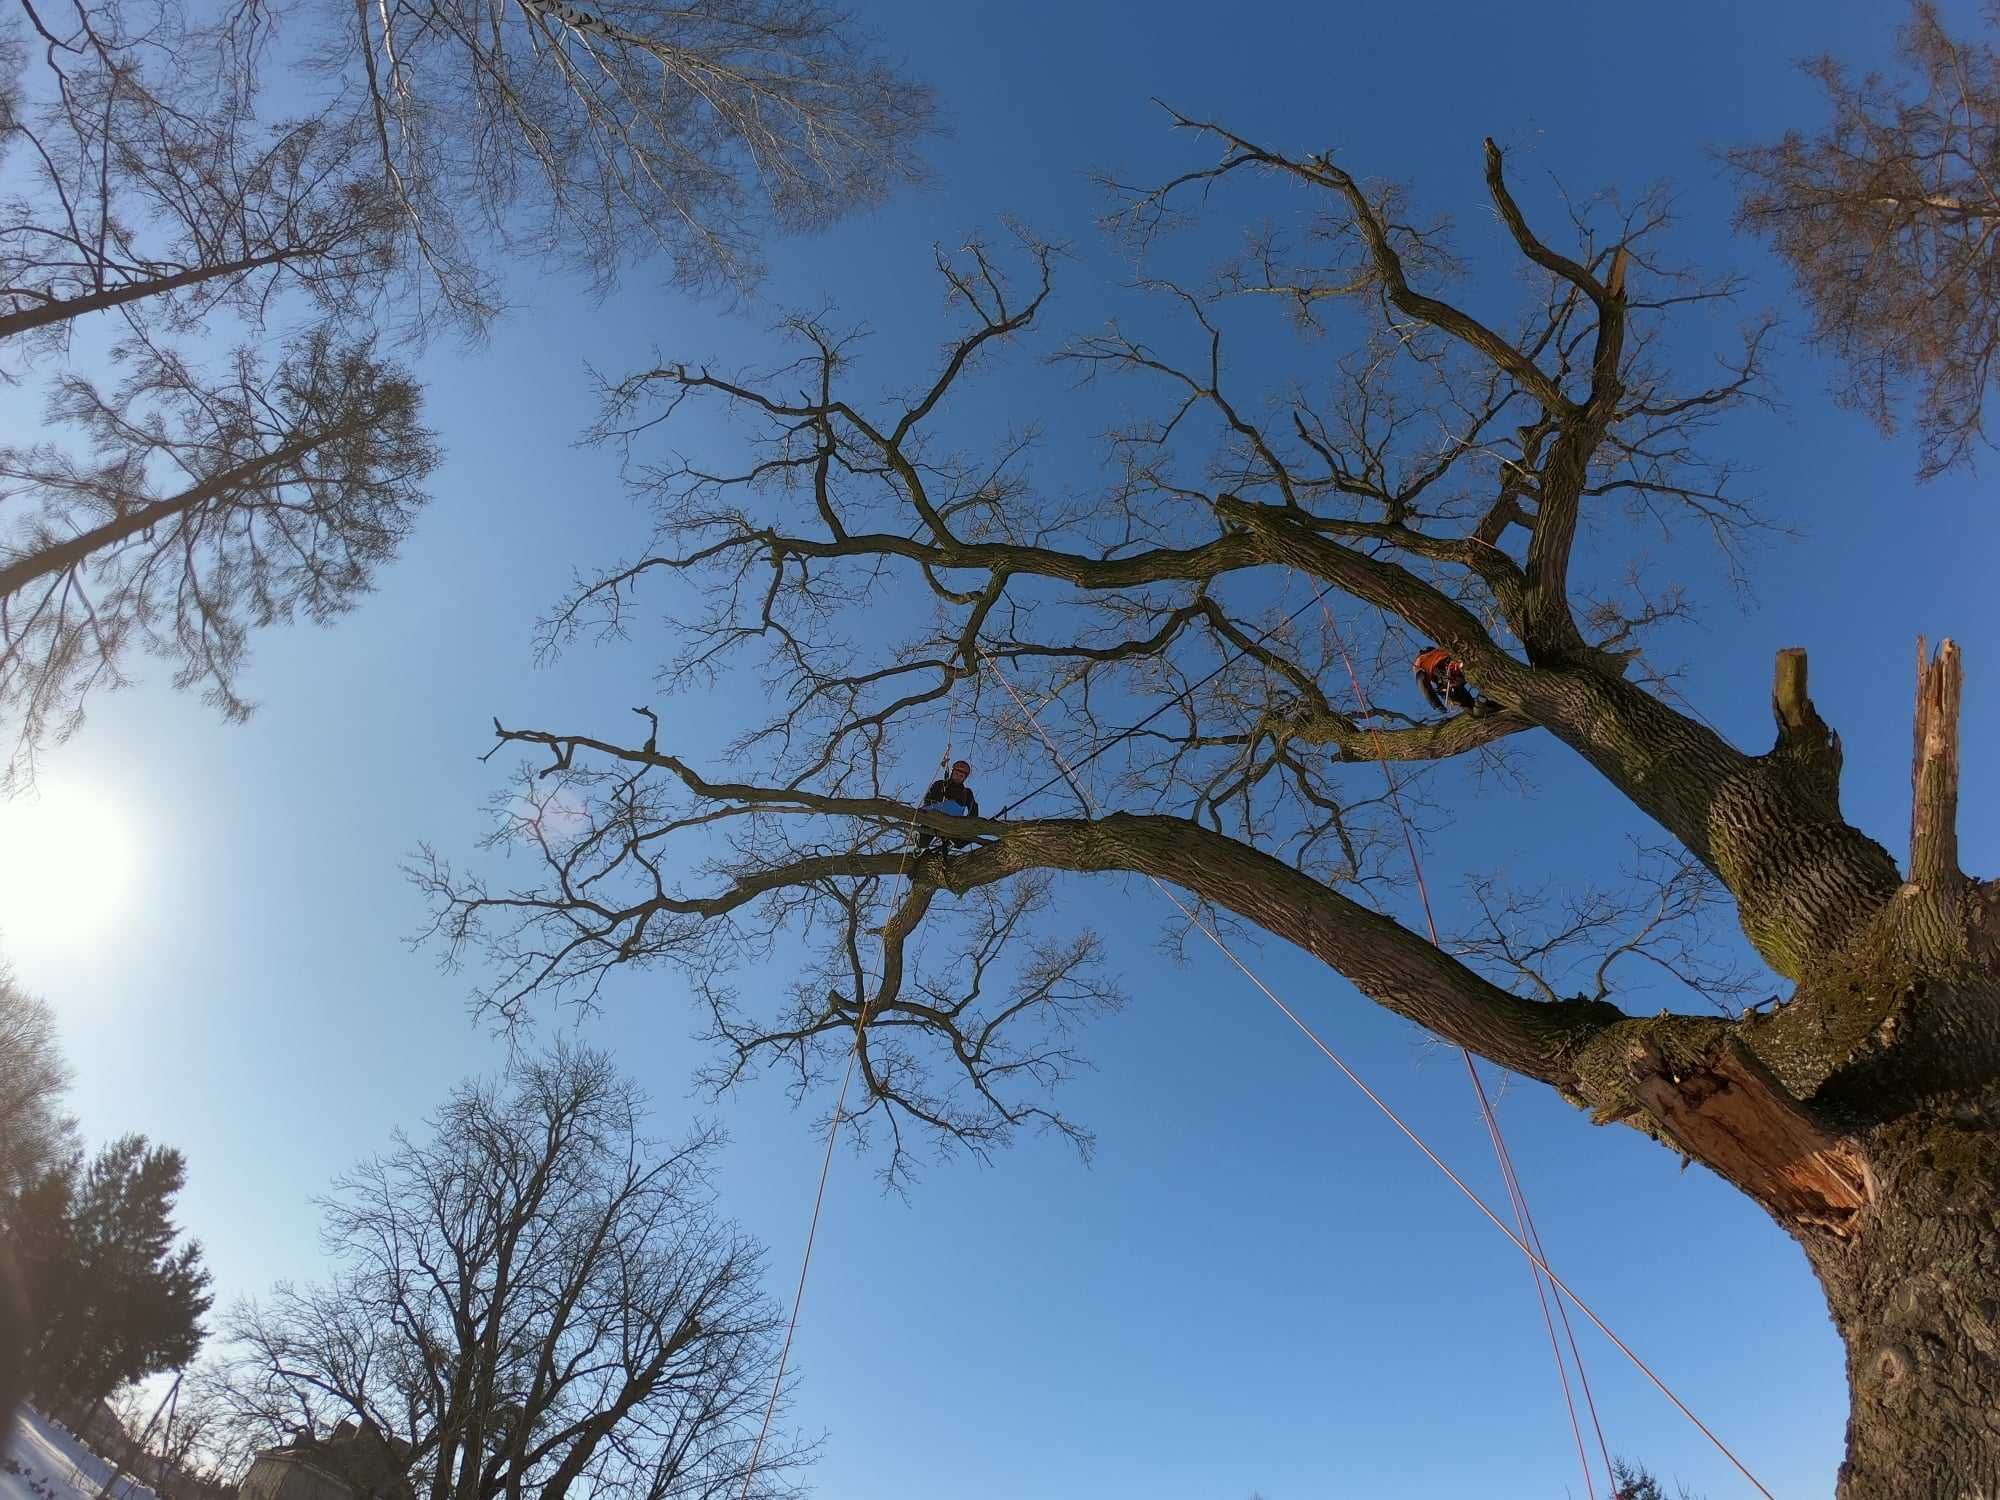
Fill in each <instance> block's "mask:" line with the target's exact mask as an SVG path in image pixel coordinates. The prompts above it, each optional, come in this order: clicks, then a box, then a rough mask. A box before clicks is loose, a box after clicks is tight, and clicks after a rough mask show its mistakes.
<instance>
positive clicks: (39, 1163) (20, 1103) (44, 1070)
mask: <svg viewBox="0 0 2000 1500" xmlns="http://www.w3.org/2000/svg"><path fill="white" fill-rule="evenodd" d="M69 1081H70V1071H69V1063H68V1061H67V1060H66V1059H65V1058H64V1057H63V1055H62V1048H61V1046H60V1045H59V1044H58V1043H57V1041H56V1021H55V1013H54V1012H53V1011H51V1010H50V1009H49V1007H48V1003H47V1002H46V1001H44V1000H39V999H37V998H36V997H35V996H33V995H30V994H27V993H25V992H24V991H23V990H22V989H21V988H20V986H19V985H18V984H16V983H15V981H14V976H13V973H12V972H11V971H10V970H9V969H7V968H6V967H5V966H4V965H0V1223H4V1221H5V1219H6V1214H7V1206H8V1204H9V1202H10V1201H11V1200H12V1199H13V1197H14V1196H15V1195H16V1194H17V1193H19V1192H20V1191H21V1189H22V1188H24V1187H26V1186H27V1185H28V1184H29V1183H30V1182H32V1181H33V1180H34V1179H35V1178H37V1177H39V1176H40V1175H41V1174H42V1173H43V1172H45V1171H47V1170H49V1169H50V1168H51V1167H54V1166H56V1165H58V1164H59V1163H61V1162H62V1161H64V1160H65V1159H67V1158H68V1157H69V1156H71V1155H73V1154H74V1153H75V1151H76V1148H77V1143H76V1122H75V1121H74V1120H73V1119H71V1118H70V1117H69V1116H68V1115H66V1114H64V1113H63V1108H62V1101H63V1095H64V1093H65V1092H67V1090H68V1088H69Z"/></svg>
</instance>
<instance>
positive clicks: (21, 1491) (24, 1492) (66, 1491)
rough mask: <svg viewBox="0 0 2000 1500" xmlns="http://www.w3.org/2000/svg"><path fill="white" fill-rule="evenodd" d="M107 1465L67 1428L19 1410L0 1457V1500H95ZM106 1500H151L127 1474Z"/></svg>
mask: <svg viewBox="0 0 2000 1500" xmlns="http://www.w3.org/2000/svg"><path fill="white" fill-rule="evenodd" d="M111 1473H112V1465H111V1463H110V1461H109V1460H107V1459H102V1458H99V1457H98V1456H97V1455H96V1454H95V1453H92V1452H91V1451H90V1450H89V1449H88V1448H86V1447H84V1445H83V1442H82V1440H81V1439H80V1438H78V1437H77V1436H76V1435H75V1434H74V1433H72V1432H71V1431H70V1430H69V1429H68V1428H67V1427H64V1426H63V1425H62V1424H61V1423H60V1422H56V1421H52V1420H51V1419H49V1418H48V1417H45V1416H43V1415H42V1414H41V1413H40V1412H38V1411H35V1410H33V1409H32V1408H30V1407H26V1406H23V1407H22V1408H21V1409H20V1410H19V1412H17V1413H16V1415H15V1417H14V1430H13V1431H12V1432H11V1433H9V1434H8V1438H7V1443H6V1456H5V1457H4V1458H0V1500H97V1494H98V1491H100V1490H102V1489H103V1488H104V1481H105V1480H107V1479H109V1478H110V1477H111ZM110 1500H156V1497H155V1496H154V1494H153V1492H152V1491H151V1490H149V1489H147V1488H146V1486H145V1485H143V1484H140V1483H139V1482H138V1481H137V1480H136V1479H134V1478H133V1477H132V1476H131V1475H129V1474H126V1475H122V1476H121V1477H120V1478H119V1480H118V1483H117V1484H116V1485H114V1486H113V1487H112V1490H111V1495H110Z"/></svg>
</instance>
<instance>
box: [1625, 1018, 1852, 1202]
mask: <svg viewBox="0 0 2000 1500" xmlns="http://www.w3.org/2000/svg"><path fill="white" fill-rule="evenodd" d="M1628 1062H1629V1066H1630V1068H1631V1074H1632V1083H1633V1091H1634V1093H1636V1094H1637V1096H1638V1097H1639V1099H1640V1101H1641V1102H1642V1103H1644V1105H1645V1106H1646V1109H1647V1111H1648V1112H1649V1113H1650V1114H1651V1115H1652V1116H1653V1118H1654V1120H1655V1121H1656V1122H1657V1123H1658V1124H1659V1126H1660V1128H1661V1131H1662V1133H1663V1134H1665V1135H1666V1136H1667V1138H1668V1139H1669V1141H1670V1142H1672V1143H1673V1144H1674V1145H1676V1146H1678V1147H1679V1148H1680V1149H1681V1150H1682V1151H1684V1152H1686V1153H1687V1154H1688V1155H1689V1156H1692V1157H1694V1158H1695V1159H1697V1160H1699V1161H1702V1162H1706V1163H1707V1164H1708V1165H1709V1166H1711V1167H1713V1168H1714V1169H1715V1170H1716V1171H1717V1172H1719V1173H1721V1174H1722V1176H1724V1177H1726V1178H1727V1179H1728V1180H1729V1181H1731V1182H1733V1183H1735V1184H1736V1185H1737V1186H1738V1187H1740V1188H1742V1189H1743V1190H1744V1191H1745V1192H1746V1193H1748V1194H1750V1195H1751V1196H1752V1197H1753V1198H1755V1199H1757V1201H1758V1202H1760V1203H1762V1204H1763V1205H1764V1206H1765V1207H1766V1208H1768V1209H1769V1210H1770V1211H1771V1212H1772V1213H1773V1214H1775V1215H1776V1216H1777V1217H1778V1218H1779V1220H1780V1221H1781V1222H1785V1223H1790V1224H1795V1225H1801V1226H1813V1227H1817V1228H1821V1229H1827V1230H1831V1231H1832V1232H1833V1233H1835V1234H1837V1235H1841V1236H1843V1237H1845V1236H1848V1235H1851V1234H1853V1233H1854V1232H1855V1231H1856V1230H1857V1229H1858V1228H1859V1227H1860V1219H1861V1217H1862V1214H1863V1212H1864V1211H1865V1210H1866V1209H1867V1208H1868V1206H1869V1205H1870V1204H1871V1203H1873V1201H1874V1197H1875V1187H1874V1180H1873V1178H1872V1176H1871V1175H1870V1173H1869V1170H1868V1167H1867V1164H1866V1162H1865V1161H1864V1159H1863V1157H1862V1155H1861V1152H1860V1150H1859V1149H1858V1148H1857V1147H1856V1146H1855V1145H1854V1144H1853V1143H1852V1142H1850V1141H1846V1140H1842V1139H1839V1138H1838V1137H1835V1136H1833V1135H1831V1134H1830V1133H1828V1132H1827V1131H1826V1129H1825V1128H1824V1127H1822V1126H1821V1125H1820V1123H1819V1122H1818V1121H1817V1120H1815V1119H1814V1118H1813V1117H1812V1115H1811V1114H1810V1113H1808V1112H1807V1110H1806V1109H1805V1108H1804V1107H1803V1106H1802V1105H1801V1104H1800V1103H1799V1102H1798V1101H1797V1100H1796V1099H1794V1098H1793V1097H1792V1096H1791V1095H1790V1094H1789V1093H1787V1092H1786V1091H1785V1089H1784V1087H1783V1086H1782V1085H1781V1084H1780V1083H1779V1082H1778V1081H1777V1079H1775V1078H1774V1077H1772V1076H1771V1073H1770V1070H1769V1069H1767V1068H1766V1067H1765V1066H1764V1065H1763V1064H1762V1063H1761V1062H1759V1061H1758V1060H1757V1058H1756V1056H1755V1055H1754V1054H1753V1053H1752V1052H1751V1051H1750V1050H1749V1048H1747V1047H1745V1046H1744V1045H1743V1044H1742V1043H1741V1042H1740V1041H1738V1040H1737V1039H1736V1038H1735V1037H1733V1036H1732V1037H1727V1038H1724V1039H1723V1041H1722V1042H1721V1043H1720V1044H1719V1045H1718V1046H1716V1047H1714V1048H1712V1049H1711V1050H1710V1051H1709V1052H1708V1053H1707V1055H1706V1056H1705V1057H1703V1058H1702V1059H1701V1060H1700V1061H1699V1062H1697V1063H1694V1064H1692V1065H1675V1064H1673V1063H1670V1062H1669V1061H1668V1059H1667V1057H1666V1056H1665V1055H1664V1054H1663V1053H1662V1052H1661V1051H1660V1049H1659V1047H1658V1046H1657V1045H1655V1044H1654V1043H1653V1042H1651V1041H1649V1040H1643V1039H1642V1040H1641V1041H1639V1042H1636V1043H1634V1044H1633V1047H1632V1049H1631V1051H1630V1053H1629V1054H1628Z"/></svg>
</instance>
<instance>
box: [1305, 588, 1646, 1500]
mask: <svg viewBox="0 0 2000 1500" xmlns="http://www.w3.org/2000/svg"><path fill="white" fill-rule="evenodd" d="M1320 614H1321V617H1322V618H1323V619H1324V620H1325V622H1326V632H1327V634H1328V635H1329V636H1330V637H1331V638H1332V640H1333V644H1334V646H1335V647H1336V648H1337V649H1338V650H1339V652H1340V661H1341V665H1342V666H1343V667H1345V668H1346V669H1347V681H1348V683H1349V685H1350V686H1351V687H1352V688H1353V690H1354V708H1355V712H1356V713H1357V714H1359V713H1361V712H1363V711H1364V710H1366V708H1367V707H1368V700H1367V695H1366V694H1364V693H1363V692H1362V691H1361V675H1360V674H1359V673H1358V672H1356V671H1355V670H1354V658H1353V656H1352V655H1350V654H1349V652H1348V650H1347V641H1346V639H1345V637H1344V636H1342V634H1341V630H1340V625H1339V623H1338V622H1337V621H1335V619H1334V618H1333V610H1332V608H1331V607H1330V606H1328V605H1325V604H1322V605H1321V606H1320ZM1368 732H1369V734H1370V735H1371V736H1372V737H1373V738H1374V741H1375V760H1376V764H1377V765H1379V766H1380V767H1381V768H1382V782H1383V784H1384V786H1386V787H1387V788H1388V792H1389V806H1390V807H1391V809H1392V810H1393V811H1394V812H1395V814H1396V821H1397V822H1398V823H1399V824H1401V826H1402V830H1403V847H1404V848H1405V849H1406V850H1408V851H1409V855H1410V872H1411V874H1413V875H1414V876H1415V877H1416V882H1417V895H1418V897H1419V899H1420V900H1421V901H1422V902H1423V908H1424V925H1425V926H1426V927H1427V928H1428V929H1429V930H1430V938H1431V946H1432V947H1433V948H1436V949H1438V950H1439V951H1440V952H1442V951H1443V950H1444V942H1443V940H1442V939H1440V938H1439V936H1438V925H1437V915H1436V913H1435V912H1434V911H1433V910H1432V909H1431V891H1430V886H1429V885H1428V884H1427V883H1426V882H1425V880H1424V864H1423V860H1422V859H1421V858H1419V857H1418V855H1417V839H1416V834H1415V833H1414V832H1413V831H1412V829H1411V827H1410V818H1409V814H1408V813H1406V812H1405V811H1404V810H1403V794H1402V788H1401V787H1400V786H1399V785H1398V784H1397V782H1396V775H1395V772H1393V771H1391V770H1390V769H1389V746H1388V742H1387V741H1385V740H1384V739H1383V738H1382V730H1381V727H1380V726H1379V725H1377V724H1374V723H1371V724H1370V725H1369V727H1368ZM1458 1055H1459V1057H1460V1058H1461V1059H1462V1060H1463V1061H1464V1063H1465V1076H1466V1077H1467V1078H1469V1079H1470V1080H1471V1081H1472V1092H1473V1094H1474V1095H1475V1096H1476V1097H1477V1098H1478V1100H1479V1113H1480V1117H1481V1118H1482V1119H1483V1120H1484V1121H1485V1122H1486V1134H1487V1137H1488V1139H1489V1140H1491V1141H1492V1143H1493V1157H1494V1160H1495V1161H1496V1162H1497V1163H1498V1164H1499V1167H1500V1180H1501V1182H1502V1184H1503V1185H1504V1186H1505V1187H1506V1189H1507V1201H1508V1203H1509V1204H1510V1205H1511V1206H1512V1208H1513V1210H1514V1225H1515V1227H1516V1228H1517V1229H1518V1230H1520V1232H1521V1236H1522V1238H1523V1239H1524V1240H1525V1239H1532V1240H1533V1241H1534V1242H1535V1248H1536V1249H1537V1250H1540V1248H1541V1236H1540V1235H1539V1234H1537V1233H1535V1231H1534V1227H1533V1226H1534V1216H1533V1215H1532V1214H1530V1213H1529V1212H1528V1195H1527V1193H1526V1191H1525V1190H1524V1189H1523V1188H1522V1187H1521V1182H1520V1178H1519V1177H1518V1175H1517V1174H1516V1173H1515V1171H1514V1156H1513V1153H1512V1152H1511V1151H1509V1150H1508V1149H1507V1138H1506V1136H1505V1135H1504V1134H1502V1133H1501V1130H1500V1118H1499V1116H1498V1115H1496V1114H1495V1113H1494V1112H1493V1103H1492V1101H1491V1100H1490V1099H1488V1098H1487V1097H1486V1085H1485V1084H1484V1083H1483V1082H1481V1080H1480V1077H1479V1068H1478V1065H1477V1064H1475V1063H1474V1062H1473V1060H1472V1050H1471V1048H1469V1047H1460V1048H1459V1049H1458ZM1528 1274H1529V1275H1530V1276H1531V1277H1532V1278H1533V1279H1534V1283H1535V1300H1536V1301H1537V1302H1539V1303H1540V1304H1541V1308H1542V1323H1543V1324H1544V1326H1545V1327H1547V1329H1548V1332H1549V1352H1550V1353H1551V1354H1553V1355H1554V1356H1555V1361H1556V1379H1557V1381H1558V1382H1559V1383H1560V1384H1561V1386H1562V1395H1563V1406H1564V1408H1565V1409H1566V1410H1567V1411H1568V1412H1569V1427H1570V1432H1571V1434H1572V1435H1573V1436H1574V1437H1575V1438H1576V1457H1577V1462H1578V1463H1579V1464H1581V1465H1582V1466H1583V1492H1584V1494H1586V1495H1588V1494H1591V1493H1592V1492H1593V1490H1594V1489H1595V1482H1594V1481H1593V1480H1592V1479H1591V1477H1590V1458H1589V1455H1588V1454H1587V1453H1586V1452H1585V1451H1584V1444H1583V1427H1582V1424H1581V1423H1580V1422H1579V1421H1578V1420H1577V1415H1576V1399H1575V1397H1573V1396H1572V1395H1571V1394H1570V1387H1569V1367H1568V1366H1567V1365H1566V1364H1564V1363H1563V1353H1562V1345H1561V1343H1559V1342H1558V1341H1557V1338H1556V1325H1555V1318H1554V1316H1553V1315H1552V1314H1551V1313H1550V1311H1549V1298H1548V1294H1547V1292H1546V1291H1544V1289H1543V1283H1542V1273H1541V1272H1540V1271H1539V1270H1537V1269H1535V1266H1534V1262H1533V1259H1532V1257H1531V1258H1530V1261H1529V1266H1528ZM1556 1310H1557V1311H1558V1312H1562V1298H1560V1297H1557V1298H1556ZM1563 1326H1564V1328H1565V1329H1568V1328H1569V1314H1568V1313H1567V1312H1563ZM1569 1343H1570V1354H1571V1355H1572V1357H1573V1358H1574V1359H1575V1360H1576V1377H1577V1381H1578V1383H1579V1384H1581V1385H1582V1387H1583V1398H1584V1403H1585V1405H1586V1406H1587V1407H1588V1408H1589V1410H1590V1421H1591V1425H1592V1426H1593V1427H1594V1428H1596V1431H1597V1446H1598V1450H1599V1452H1600V1453H1601V1454H1602V1455H1603V1458H1604V1485H1605V1492H1606V1494H1607V1495H1610V1497H1611V1500H1617V1496H1616V1494H1615V1493H1613V1492H1612V1486H1613V1485H1614V1484H1616V1483H1617V1481H1616V1479H1615V1478H1613V1476H1612V1470H1611V1448H1610V1445H1609V1444H1607V1443H1606V1442H1605V1440H1604V1424H1603V1423H1602V1422H1600V1421H1599V1420H1598V1416H1597V1400H1596V1397H1595V1396H1593V1395H1592V1394H1591V1390H1590V1377H1589V1375H1587V1374H1586V1373H1585V1372H1584V1368H1583V1351H1582V1350H1581V1349H1579V1348H1578V1347H1577V1343H1576V1335H1575V1332H1574V1331H1573V1330H1571V1331H1570V1341H1569Z"/></svg>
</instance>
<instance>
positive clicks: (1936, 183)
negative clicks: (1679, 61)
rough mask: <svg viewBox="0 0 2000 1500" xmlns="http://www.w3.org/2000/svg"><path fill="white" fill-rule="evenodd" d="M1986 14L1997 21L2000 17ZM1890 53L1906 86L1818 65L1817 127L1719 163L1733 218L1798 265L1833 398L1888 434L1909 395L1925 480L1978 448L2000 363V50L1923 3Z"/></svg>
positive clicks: (1828, 62) (1811, 68)
mask: <svg viewBox="0 0 2000 1500" xmlns="http://www.w3.org/2000/svg"><path fill="white" fill-rule="evenodd" d="M1986 19H1987V23H1988V25H1989V26H2000V10H1996V9H1994V7H1993V6H1992V5H1990V4H1989V5H1988V7H1987V9H1986ZM1899 50H1900V53H1901V57H1902V60H1903V63H1904V65H1905V67H1906V68H1907V69H1908V71H1909V73H1910V74H1911V75H1913V81H1914V85H1915V87H1914V88H1911V87H1910V86H1909V83H1908V82H1906V81H1903V80H1896V81H1891V80H1888V79H1885V78H1883V77H1881V76H1880V75H1879V74H1875V73H1870V74H1868V75H1867V76H1866V77H1864V78H1861V79H1858V80H1857V79H1856V78H1854V77H1853V76H1852V75H1851V74H1850V73H1849V72H1848V71H1847V70H1846V69H1844V68H1842V67H1841V66H1840V65H1839V64H1838V63H1836V62H1835V61H1834V60H1833V59H1832V58H1830V57H1820V58H1815V59H1814V60H1812V61H1811V62H1809V63H1807V64H1806V65H1805V67H1806V71H1807V72H1808V73H1809V74H1810V75H1811V76H1812V77H1813V78H1815V79H1817V80H1818V82H1819V84H1820V86H1821V87H1822V88H1823V89H1824V90H1825V91H1826V98H1827V103H1828V106H1829V108H1830V109H1831V112H1832V119H1831V121H1830V122H1829V123H1828V124H1827V125H1826V127H1825V128H1824V129H1823V130H1821V131H1819V132H1816V133H1813V134H1810V135H1807V134H1802V133H1801V132H1799V131H1790V132H1788V133H1787V134H1786V135H1785V137H1784V138H1783V139H1782V140H1780V141H1778V142H1777V143H1776V144H1775V145H1768V146H1745V147H1739V148H1737V149H1735V150H1731V151H1727V152H1725V153H1724V158H1725V160H1727V162H1728V163H1729V165H1730V166H1731V167H1732V168H1733V169H1734V170H1735V173H1736V175H1737V178H1738V180H1739V182H1740V183H1741V185H1742V193H1743V196H1742V206H1741V208H1740V210H1739V212H1738V222H1739V223H1740V224H1741V225H1742V226H1743V227H1744V228H1746V229H1749V230H1751V231H1753V232H1754V233H1757V234H1759V235H1762V236H1764V237H1766V238H1768V239H1769V240H1770V241H1771V243H1772V244H1773V245H1774V246H1775V247H1776V249H1777V251H1778V253H1779V255H1781V256H1782V257H1783V258H1784V259H1785V261H1786V263H1787V264H1788V265H1789V266H1790V267H1791V268H1792V272H1793V274H1794V275H1795V276H1796V278H1797V281H1798V289H1799V294H1800V296H1801V297H1803V298H1804V300H1805V303H1806V306H1807V308H1808V309H1809V310H1810V312H1811V315H1812V329H1813V334H1814V337H1815V338H1816V339H1817V340H1818V341H1819V342H1820V343H1821V344H1822V345H1824V346H1825V347H1826V348H1828V349H1830V350H1831V351H1832V352H1833V353H1834V354H1835V355H1836V356H1838V357H1839V359H1840V360H1841V362H1842V364H1843V366H1844V367H1845V374H1844V377H1843V379H1842V382H1841V384H1840V386H1839V387H1838V390H1839V394H1840V395H1841V396H1842V398H1843V399H1844V400H1845V401H1847V402H1848V403H1849V404H1851V405H1852V406H1853V407H1855V408H1856V409H1858V410H1860V411H1863V412H1866V413H1867V414H1868V415H1869V417H1871V418H1872V419H1873V420H1874V421H1875V422H1876V423H1877V424H1878V425H1879V426H1880V427H1881V428H1882V429H1883V430H1884V431H1885V432H1888V431H1893V430H1894V428H1895V425H1896V411H1897V409H1898V407H1899V406H1900V405H1901V404H1902V401H1903V399H1904V397H1905V396H1906V395H1909V394H1912V393H1913V394H1914V400H1915V406H1916V413H1917V433H1918V438H1919V441H1920V454H1921V459H1920V468H1919V473H1920V475H1921V476H1922V477H1924V478H1931V477H1934V476H1935V475H1938V474H1941V473H1943V472H1945V471H1946V470H1948V469H1951V468H1955V467H1957V466H1958V465H1961V464H1964V463H1968V462H1970V460H1971V457H1972V454H1973V452H1974V450H1975V448H1976V447H1977V445H1978V444H1979V443H1981V442H1983V441H1984V440H1985V435H1986V426H1985V406H1986V399H1987V396H1988V394H1989V393H1990V391H1991V390H1992V387H1993V382H1994V376H1995V359H1996V357H2000V52H1996V51H1995V50H1994V47H1993V45H1992V43H1991V42H1990V41H1984V40H1960V39H1958V38H1955V37H1953V36H1952V35H1951V34H1950V33H1948V32H1947V31H1946V30H1945V28H1944V25H1943V23H1942V22H1941V21H1940V20H1939V19H1938V13H1937V10H1936V7H1934V6H1932V5H1930V4H1928V3H1926V0H1916V3H1914V4H1913V5H1912V6H1911V8H1910V19H1909V22H1908V24H1907V25H1906V26H1905V27H1904V28H1903V30H1902V34H1901V37H1900V48H1899Z"/></svg>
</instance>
